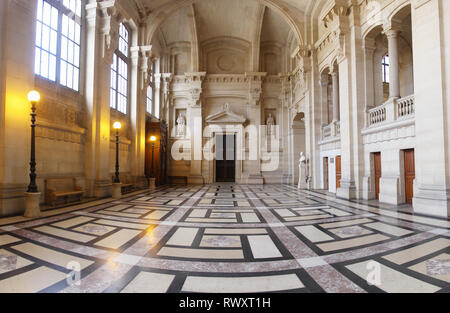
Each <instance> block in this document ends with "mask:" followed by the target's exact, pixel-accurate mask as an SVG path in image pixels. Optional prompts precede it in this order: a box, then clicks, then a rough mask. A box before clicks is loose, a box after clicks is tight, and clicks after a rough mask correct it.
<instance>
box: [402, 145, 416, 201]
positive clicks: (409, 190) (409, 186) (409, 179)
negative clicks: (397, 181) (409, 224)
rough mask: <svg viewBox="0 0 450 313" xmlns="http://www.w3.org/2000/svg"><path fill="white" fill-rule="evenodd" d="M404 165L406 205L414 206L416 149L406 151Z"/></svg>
mask: <svg viewBox="0 0 450 313" xmlns="http://www.w3.org/2000/svg"><path fill="white" fill-rule="evenodd" d="M404 164H405V196H406V203H410V204H412V199H413V196H414V188H413V184H414V178H416V168H415V161H414V149H410V150H404Z"/></svg>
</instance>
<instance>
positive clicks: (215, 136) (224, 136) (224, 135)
mask: <svg viewBox="0 0 450 313" xmlns="http://www.w3.org/2000/svg"><path fill="white" fill-rule="evenodd" d="M218 136H223V138H226V136H233V138H234V183H235V182H236V163H237V160H236V135H235V134H219V133H216V134H215V135H214V142H215V143H217V137H218ZM225 141H226V139H225ZM214 146H215V147H217V145H214ZM225 153H226V151H225ZM216 156H217V149H216V150H215V151H214V182H215V183H226V182H219V181H217V158H216Z"/></svg>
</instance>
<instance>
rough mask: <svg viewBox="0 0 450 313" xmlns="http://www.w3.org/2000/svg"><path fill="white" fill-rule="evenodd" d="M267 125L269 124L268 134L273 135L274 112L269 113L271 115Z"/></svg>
mask: <svg viewBox="0 0 450 313" xmlns="http://www.w3.org/2000/svg"><path fill="white" fill-rule="evenodd" d="M266 126H267V136H271V135H272V130H273V127H274V126H275V120H274V118H273V116H272V113H269V117H267V121H266Z"/></svg>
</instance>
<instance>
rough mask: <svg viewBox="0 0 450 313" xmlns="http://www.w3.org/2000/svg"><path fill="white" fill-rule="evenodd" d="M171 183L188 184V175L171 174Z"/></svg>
mask: <svg viewBox="0 0 450 313" xmlns="http://www.w3.org/2000/svg"><path fill="white" fill-rule="evenodd" d="M169 183H170V184H171V185H184V186H187V184H188V178H187V176H169Z"/></svg>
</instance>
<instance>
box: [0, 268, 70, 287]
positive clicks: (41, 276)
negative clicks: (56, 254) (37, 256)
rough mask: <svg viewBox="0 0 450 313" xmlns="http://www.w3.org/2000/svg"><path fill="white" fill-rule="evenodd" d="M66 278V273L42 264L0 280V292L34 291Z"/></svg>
mask: <svg viewBox="0 0 450 313" xmlns="http://www.w3.org/2000/svg"><path fill="white" fill-rule="evenodd" d="M64 279H66V274H65V273H62V272H59V271H57V270H54V269H51V268H48V267H45V266H42V267H38V268H36V269H34V270H31V271H28V272H25V273H22V274H19V275H16V276H13V277H10V278H7V279H4V280H1V281H0V293H32V292H33V293H34V292H38V291H41V290H43V289H45V288H47V287H50V286H51V285H53V284H56V283H57V282H59V281H62V280H64Z"/></svg>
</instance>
